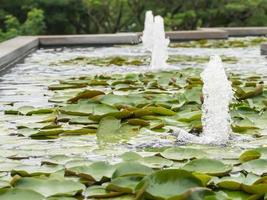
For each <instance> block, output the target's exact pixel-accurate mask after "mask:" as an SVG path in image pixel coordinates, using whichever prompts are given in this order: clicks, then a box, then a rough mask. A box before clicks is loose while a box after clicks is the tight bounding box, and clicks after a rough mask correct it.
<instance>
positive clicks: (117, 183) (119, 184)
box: [106, 176, 143, 194]
mask: <svg viewBox="0 0 267 200" xmlns="http://www.w3.org/2000/svg"><path fill="white" fill-rule="evenodd" d="M142 179H143V177H142V176H141V177H140V176H126V177H118V178H115V179H113V180H112V181H111V182H110V183H109V184H108V185H107V188H106V189H107V190H110V191H117V192H121V193H130V194H131V193H134V191H135V187H136V186H137V184H138V183H139V182H140V181H141V180H142Z"/></svg>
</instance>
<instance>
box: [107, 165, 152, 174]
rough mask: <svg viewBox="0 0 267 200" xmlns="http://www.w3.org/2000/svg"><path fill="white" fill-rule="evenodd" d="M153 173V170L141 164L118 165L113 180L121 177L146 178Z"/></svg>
mask: <svg viewBox="0 0 267 200" xmlns="http://www.w3.org/2000/svg"><path fill="white" fill-rule="evenodd" d="M152 172H153V170H152V169H151V168H149V167H147V166H144V165H141V164H139V163H136V162H124V163H120V164H118V165H117V167H116V170H115V172H114V174H113V176H112V178H117V177H121V176H146V175H149V174H151V173H152Z"/></svg>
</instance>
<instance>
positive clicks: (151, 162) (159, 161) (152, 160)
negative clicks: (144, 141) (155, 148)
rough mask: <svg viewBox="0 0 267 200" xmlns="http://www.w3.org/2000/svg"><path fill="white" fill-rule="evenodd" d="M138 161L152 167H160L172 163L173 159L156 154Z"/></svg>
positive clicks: (168, 165)
mask: <svg viewBox="0 0 267 200" xmlns="http://www.w3.org/2000/svg"><path fill="white" fill-rule="evenodd" d="M139 162H140V163H141V164H143V165H145V166H148V167H150V168H153V169H161V168H164V167H170V166H172V165H173V161H171V160H168V159H165V158H161V157H158V156H149V157H144V158H143V159H140V160H139Z"/></svg>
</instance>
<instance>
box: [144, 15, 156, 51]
mask: <svg viewBox="0 0 267 200" xmlns="http://www.w3.org/2000/svg"><path fill="white" fill-rule="evenodd" d="M153 24H154V16H153V13H152V11H151V10H149V11H147V12H146V17H145V27H144V31H143V36H142V42H143V46H144V48H145V49H146V50H148V51H150V52H152V49H153Z"/></svg>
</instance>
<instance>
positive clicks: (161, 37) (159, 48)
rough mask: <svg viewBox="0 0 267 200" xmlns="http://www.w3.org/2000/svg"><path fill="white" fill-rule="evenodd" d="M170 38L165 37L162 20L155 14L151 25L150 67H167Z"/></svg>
mask: <svg viewBox="0 0 267 200" xmlns="http://www.w3.org/2000/svg"><path fill="white" fill-rule="evenodd" d="M169 43H170V40H169V39H167V38H165V30H164V20H163V18H162V17H161V16H156V17H155V21H154V25H153V50H152V58H151V63H150V65H151V68H152V69H164V68H167V60H168V45H169Z"/></svg>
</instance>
